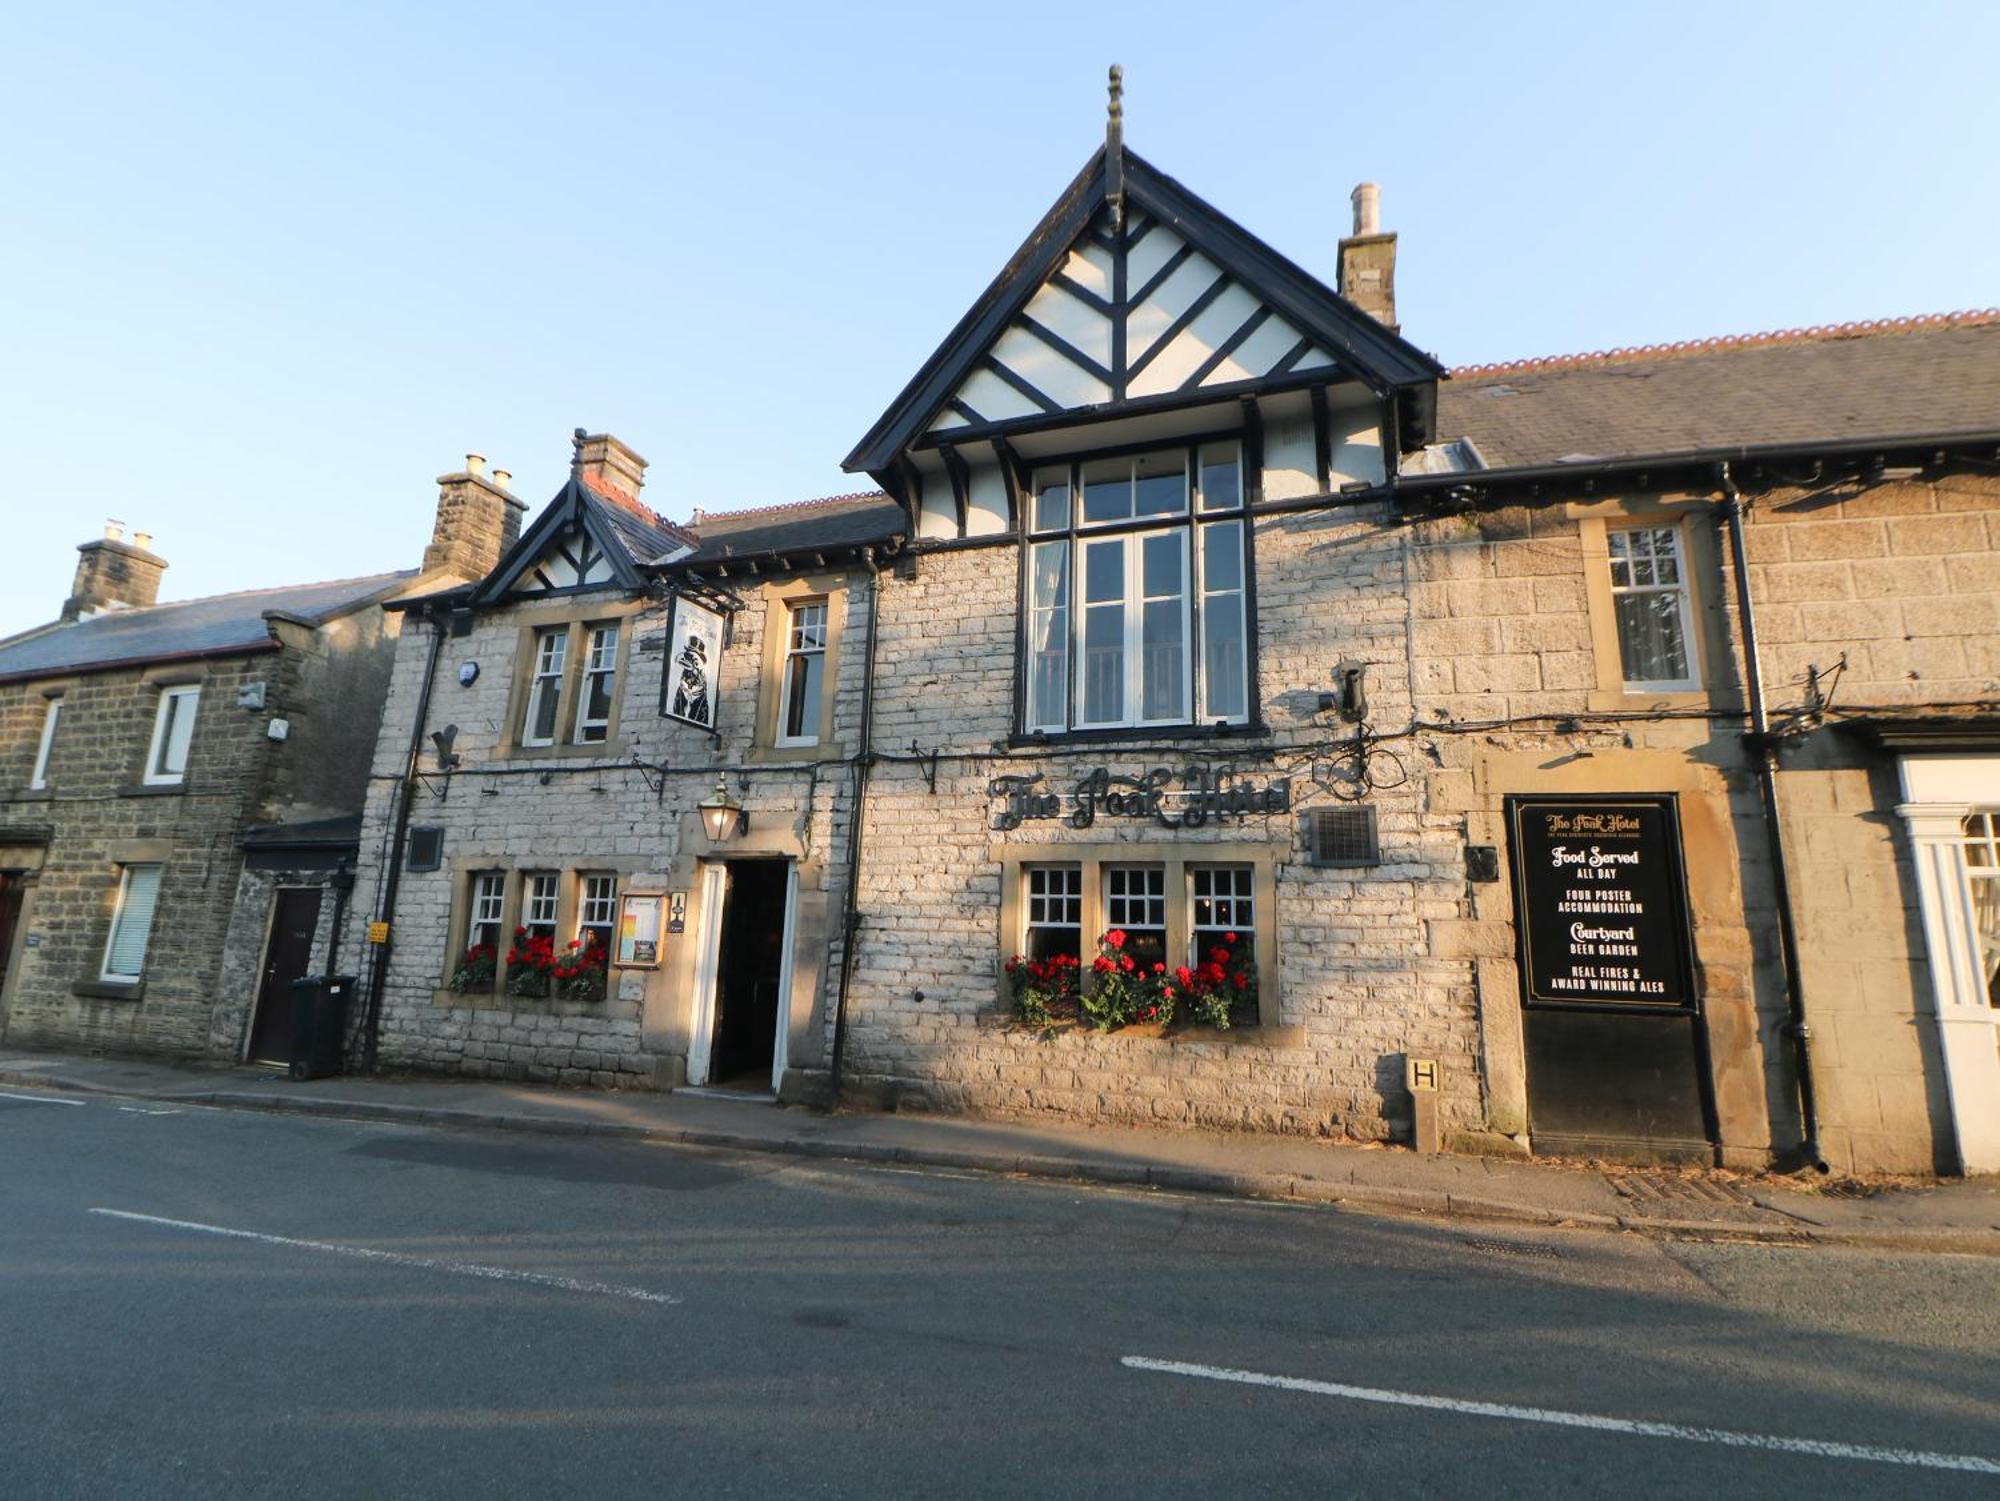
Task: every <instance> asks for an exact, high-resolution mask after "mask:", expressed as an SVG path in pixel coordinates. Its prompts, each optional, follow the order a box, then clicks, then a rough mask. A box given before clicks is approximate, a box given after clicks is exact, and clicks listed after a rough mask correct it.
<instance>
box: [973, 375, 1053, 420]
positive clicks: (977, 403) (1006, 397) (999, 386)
mask: <svg viewBox="0 0 2000 1501" xmlns="http://www.w3.org/2000/svg"><path fill="white" fill-rule="evenodd" d="M958 399H959V400H960V401H962V402H964V403H965V404H966V405H967V406H969V407H971V408H972V410H973V411H975V412H977V413H979V415H980V416H982V417H984V418H985V419H986V420H987V421H988V422H1004V421H1005V420H1006V419H1007V418H1009V417H1032V416H1034V415H1035V414H1036V413H1037V412H1039V411H1041V408H1040V407H1038V406H1036V405H1035V404H1034V403H1033V402H1032V401H1030V400H1028V398H1027V397H1025V396H1023V395H1022V394H1021V393H1020V392H1019V391H1016V390H1015V389H1014V388H1013V387H1012V386H1010V385H1008V384H1007V382H1005V381H1004V380H1002V379H1000V377H999V376H997V375H995V374H994V373H993V372H992V371H991V370H975V371H973V372H972V375H971V378H970V379H968V380H967V381H966V383H965V384H964V385H962V386H960V387H959V388H958Z"/></svg>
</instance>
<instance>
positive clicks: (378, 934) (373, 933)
mask: <svg viewBox="0 0 2000 1501" xmlns="http://www.w3.org/2000/svg"><path fill="white" fill-rule="evenodd" d="M368 941H369V942H370V943H387V942H388V941H389V925H388V924H387V923H385V922H372V923H370V924H369V925H368Z"/></svg>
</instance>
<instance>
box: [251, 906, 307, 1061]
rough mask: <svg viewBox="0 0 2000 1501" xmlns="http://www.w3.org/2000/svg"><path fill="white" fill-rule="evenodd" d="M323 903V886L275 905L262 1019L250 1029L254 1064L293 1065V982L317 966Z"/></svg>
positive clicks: (260, 991)
mask: <svg viewBox="0 0 2000 1501" xmlns="http://www.w3.org/2000/svg"><path fill="white" fill-rule="evenodd" d="M319 899H320V892H319V889H318V888H317V887H311V888H305V889H295V890H285V891H280V892H279V893H278V899H277V901H276V902H275V903H274V904H273V905H272V908H271V937H270V941H269V942H267V943H266V944H265V945H264V978H263V981H262V983H260V984H259V985H258V987H257V1016H256V1019H255V1020H254V1021H253V1022H252V1023H251V1025H250V1058H251V1061H252V1062H256V1063H290V1062H291V1061H292V981H294V980H296V979H298V978H299V976H301V975H303V974H304V973H305V972H306V971H307V970H308V969H309V968H311V966H312V947H313V930H314V929H315V928H317V927H318V926H319Z"/></svg>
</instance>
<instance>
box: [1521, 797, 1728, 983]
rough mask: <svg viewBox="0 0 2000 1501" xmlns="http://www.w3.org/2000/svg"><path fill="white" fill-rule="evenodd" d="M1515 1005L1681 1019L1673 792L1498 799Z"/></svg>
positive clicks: (1683, 960) (1680, 898)
mask: <svg viewBox="0 0 2000 1501" xmlns="http://www.w3.org/2000/svg"><path fill="white" fill-rule="evenodd" d="M1507 833H1508V841H1509V848H1510V851H1511V853H1512V856H1513V866H1514V922H1515V926H1516V928H1517V930H1518V935H1519V943H1520V956H1521V980H1522V986H1523V998H1524V1000H1525V1002H1526V1004H1528V1005H1530V1006H1647V1007H1659V1008H1662V1009H1669V1010H1671V1009H1680V1010H1691V1009H1693V1006H1694V985H1693V979H1692V977H1693V965H1692V963H1691V960H1690V950H1689V942H1688V915H1687V878H1686V875H1685V872H1684V870H1683V867H1682V864H1681V831H1680V817H1679V810H1678V807H1677V805H1676V803H1675V800H1674V797H1673V794H1671V793H1632V794H1610V795H1604V796H1598V797H1563V796H1543V795H1536V796H1525V795H1524V796H1518V797H1510V798H1508V799H1507Z"/></svg>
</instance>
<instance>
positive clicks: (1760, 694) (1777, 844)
mask: <svg viewBox="0 0 2000 1501" xmlns="http://www.w3.org/2000/svg"><path fill="white" fill-rule="evenodd" d="M1716 474H1717V479H1716V482H1717V484H1719V485H1720V486H1721V488H1722V495H1723V503H1722V515H1723V518H1724V520H1725V521H1726V522H1727V523H1728V527H1729V553H1730V560H1731V562H1732V563H1733V564H1734V566H1735V573H1736V612H1737V615H1738V617H1739V618H1740V619H1741V621H1742V623H1743V656H1744V670H1743V679H1744V687H1745V688H1746V689H1747V690H1748V693H1749V698H1750V735H1749V740H1748V744H1749V748H1750V751H1751V753H1752V754H1753V755H1755V756H1756V758H1757V785H1758V790H1759V792H1760V794H1761V796H1762V798H1763V803H1764V838H1765V842H1766V844H1767V845H1768V847H1769V850H1770V859H1771V886H1772V891H1773V895H1774V896H1775V898H1776V900H1777V906H1778V953H1779V957H1780V960H1781V962H1782V964H1783V967H1784V971H1785V1005H1786V1009H1787V1011H1788V1013H1789V1015H1788V1016H1787V1019H1786V1022H1785V1034H1786V1035H1787V1036H1788V1037H1790V1038H1791V1039H1792V1052H1793V1055H1794V1057H1795V1058H1796V1060H1797V1066H1798V1075H1799V1121H1800V1125H1801V1126H1802V1128H1803V1129H1804V1132H1805V1141H1804V1143H1803V1150H1804V1152H1805V1157H1806V1161H1807V1162H1808V1163H1810V1164H1811V1165H1812V1167H1813V1168H1814V1169H1815V1170H1816V1171H1818V1172H1822V1173H1823V1172H1825V1171H1826V1170H1827V1166H1826V1156H1825V1154H1824V1153H1823V1152H1821V1151H1820V1145H1819V1104H1818V1100H1817V1098H1816V1096H1815V1094H1814V1092H1813V1073H1812V1050H1811V1047H1810V1043H1811V1040H1812V1029H1811V1028H1810V1027H1809V1026H1808V1025H1807V1024H1806V996H1805V986H1804V982H1803V981H1801V980H1800V978H1799V934H1798V921H1797V918H1796V917H1795V916H1794V914H1793V911H1792V883H1791V879H1790V877H1789V875H1788V874H1787V872H1786V868H1785V837H1784V830H1783V828H1782V827H1781V825H1780V823H1779V819H1778V745H1777V742H1776V741H1775V740H1773V739H1772V738H1771V719H1770V713H1769V711H1768V709H1767V707H1766V705H1765V702H1764V668H1763V664H1762V662H1761V661H1760V660H1759V658H1758V652H1757V612H1756V608H1755V607H1754V605H1753V604H1752V602H1751V598H1750V554H1749V551H1748V549H1747V548H1746V547H1745V545H1744V541H1743V492H1742V491H1741V490H1739V489H1737V488H1736V481H1735V479H1734V478H1733V477H1732V476H1731V475H1730V473H1729V461H1728V460H1727V459H1725V460H1723V461H1722V463H1721V464H1719V465H1718V466H1717V470H1716Z"/></svg>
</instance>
